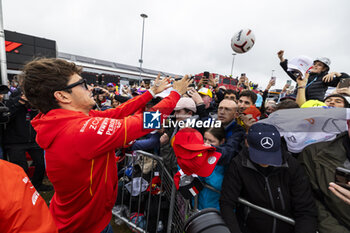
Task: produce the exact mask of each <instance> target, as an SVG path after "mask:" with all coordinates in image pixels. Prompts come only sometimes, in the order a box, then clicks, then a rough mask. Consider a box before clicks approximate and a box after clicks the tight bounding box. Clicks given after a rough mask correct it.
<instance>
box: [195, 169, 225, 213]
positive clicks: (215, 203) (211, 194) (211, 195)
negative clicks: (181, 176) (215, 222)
mask: <svg viewBox="0 0 350 233" xmlns="http://www.w3.org/2000/svg"><path fill="white" fill-rule="evenodd" d="M224 173H225V167H224V166H220V165H216V166H215V168H214V171H213V173H212V174H211V175H210V176H208V177H200V180H201V181H202V182H203V183H206V184H208V185H210V186H212V187H213V188H215V189H216V190H218V191H221V186H222V181H223V179H224ZM219 199H220V193H218V192H215V191H213V190H211V189H209V188H205V187H204V188H203V189H202V191H200V193H199V194H198V209H199V210H201V209H205V208H216V209H217V210H220V205H219Z"/></svg>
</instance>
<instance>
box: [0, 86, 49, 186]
mask: <svg viewBox="0 0 350 233" xmlns="http://www.w3.org/2000/svg"><path fill="white" fill-rule="evenodd" d="M6 105H7V107H8V108H9V110H10V120H9V122H8V124H7V126H6V130H5V137H4V147H5V152H6V153H7V155H8V158H9V161H10V162H12V163H15V164H17V165H19V166H21V167H22V168H23V169H24V171H25V172H27V171H28V163H27V159H26V154H25V153H26V152H28V153H29V155H30V157H31V158H32V160H33V162H34V164H35V171H34V175H33V177H32V184H33V185H34V187H35V189H36V190H38V191H49V190H52V186H48V185H44V184H42V181H43V178H44V174H45V162H44V150H43V149H41V148H40V147H39V146H38V144H37V143H36V141H35V137H36V132H35V130H34V128H33V126H32V125H31V124H30V121H31V120H32V119H33V118H34V117H35V116H36V115H37V114H38V111H37V110H35V109H33V108H32V107H31V106H30V105H29V103H28V101H27V100H26V98H25V97H24V95H23V94H22V92H21V90H20V89H17V90H16V91H15V92H13V93H12V94H11V96H10V99H9V100H8V101H7V103H6Z"/></svg>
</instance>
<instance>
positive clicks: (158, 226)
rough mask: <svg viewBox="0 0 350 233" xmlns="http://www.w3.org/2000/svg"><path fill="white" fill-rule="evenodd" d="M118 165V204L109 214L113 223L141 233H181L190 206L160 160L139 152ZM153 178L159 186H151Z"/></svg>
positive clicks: (135, 152) (128, 155)
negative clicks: (122, 224) (113, 220)
mask: <svg viewBox="0 0 350 233" xmlns="http://www.w3.org/2000/svg"><path fill="white" fill-rule="evenodd" d="M120 164H121V166H122V168H120V167H119V169H121V170H120V171H119V174H118V176H119V184H118V186H119V187H118V197H117V203H116V206H115V207H114V208H113V210H112V213H113V215H114V216H115V218H116V223H122V222H123V223H126V224H127V225H128V226H129V227H130V228H132V229H133V230H136V231H137V232H143V233H146V232H167V233H170V232H174V233H182V232H183V227H184V224H185V221H186V219H187V218H188V217H189V215H190V210H191V209H190V203H189V201H187V200H185V199H184V198H183V197H182V196H181V195H180V194H179V193H178V192H177V190H176V188H175V185H174V182H173V177H172V176H171V175H170V173H169V172H168V171H167V169H166V168H165V165H164V163H163V159H162V158H161V157H159V156H156V155H153V154H150V153H147V152H144V151H139V150H138V151H134V152H133V153H132V154H127V155H126V157H125V159H124V161H123V162H121V163H120ZM119 166H120V165H119ZM155 177H159V178H160V181H161V182H160V184H159V183H158V184H153V182H152V180H153V181H154V180H156V179H158V178H155ZM158 180H159V179H158ZM158 191H159V192H158Z"/></svg>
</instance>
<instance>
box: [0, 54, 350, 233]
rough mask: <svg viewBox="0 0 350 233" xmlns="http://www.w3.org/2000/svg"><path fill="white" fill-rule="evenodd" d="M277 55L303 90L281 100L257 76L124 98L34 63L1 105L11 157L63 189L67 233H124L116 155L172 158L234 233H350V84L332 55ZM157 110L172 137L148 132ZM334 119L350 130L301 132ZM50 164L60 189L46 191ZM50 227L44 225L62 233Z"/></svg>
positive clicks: (63, 68) (174, 85) (59, 214)
mask: <svg viewBox="0 0 350 233" xmlns="http://www.w3.org/2000/svg"><path fill="white" fill-rule="evenodd" d="M277 56H278V58H279V60H280V65H281V67H282V69H283V70H284V71H285V72H286V74H287V75H288V76H289V77H290V78H291V79H292V82H295V84H294V85H293V83H292V82H287V83H286V85H285V86H284V87H283V89H282V91H281V92H280V94H279V96H278V97H277V98H270V97H269V90H270V89H271V87H272V86H274V85H275V81H276V80H275V79H271V80H270V81H269V83H268V85H267V87H266V88H265V89H261V90H259V89H258V88H257V85H255V84H254V85H252V84H251V82H249V79H248V78H247V77H246V76H245V75H242V77H240V78H239V79H238V80H237V85H236V86H235V88H234V90H231V89H227V88H225V87H223V86H221V85H219V80H218V79H216V78H215V77H214V75H213V74H209V73H208V74H209V75H204V76H203V77H202V78H201V79H200V80H199V82H194V81H193V79H191V77H190V76H187V75H186V76H185V77H184V78H182V79H177V78H176V77H174V78H171V77H166V78H163V79H161V78H160V77H158V78H157V79H156V80H155V81H154V83H153V84H151V83H145V82H142V83H141V84H140V85H139V86H138V85H136V84H133V85H124V86H122V87H121V88H119V87H118V86H117V85H116V84H115V83H108V84H107V85H106V86H99V85H96V84H90V85H88V84H87V83H86V81H84V80H83V79H82V78H81V77H80V76H79V74H80V72H81V70H80V69H79V67H76V66H75V65H74V64H72V63H68V62H65V61H62V60H59V59H42V60H36V61H32V62H31V63H29V64H28V65H27V66H25V68H24V71H23V73H22V74H21V75H20V77H19V78H18V82H13V83H11V85H10V86H9V89H6V88H4V91H3V92H2V93H6V92H7V93H8V94H9V95H8V96H9V98H8V99H7V100H4V99H3V94H1V95H0V97H1V99H0V100H1V105H2V107H1V109H2V110H1V112H0V114H2V115H1V140H2V141H1V147H0V158H2V159H4V160H8V161H9V162H11V163H14V164H17V165H19V166H21V167H22V168H23V169H24V171H25V172H28V163H27V156H26V153H28V154H29V156H30V157H31V159H32V160H33V164H32V165H34V166H35V172H34V174H33V175H32V177H31V182H32V184H33V186H34V187H35V189H36V190H38V191H49V190H51V189H53V188H54V189H55V195H54V197H53V199H52V202H51V205H50V211H51V214H52V216H53V220H54V223H55V225H56V226H57V227H58V230H59V231H60V232H101V231H103V232H112V230H111V227H110V225H108V223H109V221H110V218H111V209H112V207H113V206H114V204H116V205H118V203H119V202H118V200H117V190H116V187H117V186H118V178H117V166H116V163H117V160H116V158H115V156H114V155H115V154H116V152H117V151H118V153H117V154H118V155H120V154H123V153H127V152H130V151H133V150H144V151H147V152H150V153H152V154H155V155H158V156H160V157H162V158H163V161H164V164H165V167H166V169H167V170H168V171H170V173H171V174H172V175H173V176H174V181H175V185H176V187H177V188H178V189H179V190H180V189H181V180H182V179H184V177H189V176H193V175H195V176H196V177H198V178H199V180H200V181H201V182H202V183H203V184H205V185H204V188H203V189H201V191H200V192H199V193H198V208H199V209H205V208H216V209H218V210H220V211H221V214H222V217H223V219H224V221H225V222H226V224H227V226H228V227H229V229H230V231H231V232H233V233H235V232H316V231H318V232H320V233H326V232H339V233H340V232H350V182H349V181H348V180H346V181H345V182H344V183H343V184H339V183H338V184H336V182H335V175H336V168H337V167H341V168H344V169H345V170H346V169H347V170H348V171H349V172H350V129H349V128H350V127H349V126H350V125H349V122H350V121H349V120H350V113H349V107H350V87H349V83H350V82H349V81H347V79H349V78H350V77H349V75H348V74H346V73H340V72H335V71H331V61H330V59H328V58H325V57H323V58H317V59H311V58H308V57H305V56H300V57H296V58H293V59H291V60H290V61H288V60H287V59H285V58H284V51H282V50H281V51H279V52H278V54H277ZM52 67H56V70H52V69H53V68H52ZM57 70H58V71H57ZM45 72H46V74H45ZM204 73H206V72H204ZM50 75H51V76H50ZM53 76H56V77H53ZM63 77H64V78H63ZM60 78H61V80H59V79H60ZM19 84H20V85H19ZM170 86H171V87H170ZM292 86H295V88H294V89H291V87H292ZM329 87H333V89H332V92H331V93H329V91H327V90H328V88H329ZM77 89H79V90H77ZM80 89H81V90H80ZM92 109H94V110H92ZM157 110H158V111H159V112H160V113H161V123H162V125H163V126H164V125H166V127H162V128H161V129H156V130H155V129H144V128H143V117H142V116H143V112H145V111H152V112H154V111H157ZM33 119H34V120H33ZM330 120H331V121H334V120H339V121H341V123H339V124H338V125H337V126H338V127H337V130H338V131H337V132H334V131H327V132H326V131H325V130H324V128H322V127H321V126H320V127H319V128H317V129H315V130H314V131H310V130H311V129H310V128H307V127H304V128H303V125H302V124H301V125H298V122H307V123H309V124H310V125H312V127H316V126H317V124H318V122H320V121H322V122H329V121H330ZM207 121H209V122H215V123H216V122H220V124H207V125H206V124H205V123H204V122H207ZM169 122H172V123H169ZM179 122H196V123H197V122H200V123H201V124H193V125H194V127H193V128H188V124H184V125H186V126H185V127H182V125H181V124H179ZM346 122H347V124H346ZM320 124H321V123H320ZM325 124H326V123H325ZM198 125H200V126H201V127H197V126H198ZM33 126H34V128H33ZM288 127H289V128H288ZM320 128H322V129H320ZM301 144H302V145H301ZM44 155H45V159H44ZM45 162H46V172H47V175H48V178H49V179H50V181H51V182H52V184H53V187H52V186H48V185H44V184H42V180H43V177H44V175H45ZM0 165H1V163H0ZM1 166H3V165H1ZM1 166H0V168H1ZM118 166H119V167H118V168H119V169H123V167H120V165H118ZM1 170H3V169H0V172H1V173H2V171H1ZM113 173H115V174H113ZM2 174H3V173H2ZM349 174H350V173H349ZM5 177H6V174H3V175H2V177H1V179H5ZM93 177H94V179H96V180H94V179H93ZM95 177H96V178H95ZM347 182H349V183H347ZM119 185H120V184H119ZM239 197H242V198H244V199H246V200H248V201H249V202H251V203H253V204H255V205H259V206H261V207H264V208H267V209H270V210H273V211H275V212H277V213H280V214H282V215H284V216H287V217H290V218H293V219H294V220H295V225H294V226H293V225H290V224H288V223H285V222H283V221H281V220H279V219H277V218H275V217H273V216H269V215H266V214H265V213H262V212H260V211H258V210H255V209H253V208H250V207H248V206H244V205H241V204H239V202H238V198H239ZM39 198H40V197H39ZM2 206H3V205H1V204H0V207H2ZM40 211H45V210H44V209H40ZM89 211H94V212H95V213H96V215H99V216H91V214H90V213H89ZM0 212H1V213H4V212H3V211H2V209H1V211H0ZM13 214H14V215H15V214H16V213H13ZM46 217H47V216H46V215H42V217H40V218H38V219H37V220H33V221H43V223H42V225H45V224H46V225H49V224H50V225H52V227H51V230H52V232H55V231H57V229H56V228H55V227H56V226H53V225H54V223H53V221H52V219H51V216H50V217H47V218H49V220H50V221H44V218H46ZM1 218H2V219H12V220H13V221H15V220H14V218H9V216H7V217H6V218H5V217H4V216H1ZM1 222H3V221H1ZM17 225H18V224H17ZM38 225H40V224H38ZM1 226H2V225H1V223H0V229H2V228H1ZM30 227H36V226H34V225H30ZM4 229H5V228H4ZM38 229H40V228H38ZM87 229H89V230H87ZM91 229H92V230H91ZM46 232H50V231H49V230H48V231H46Z"/></svg>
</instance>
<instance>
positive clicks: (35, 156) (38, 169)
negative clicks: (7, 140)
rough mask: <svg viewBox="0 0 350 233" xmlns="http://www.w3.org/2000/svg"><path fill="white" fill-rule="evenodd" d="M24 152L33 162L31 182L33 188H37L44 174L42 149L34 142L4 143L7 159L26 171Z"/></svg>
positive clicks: (26, 164)
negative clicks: (33, 168)
mask: <svg viewBox="0 0 350 233" xmlns="http://www.w3.org/2000/svg"><path fill="white" fill-rule="evenodd" d="M25 152H28V154H29V155H30V157H31V158H32V160H33V162H34V164H35V171H34V175H33V177H32V184H33V185H34V187H35V188H38V187H39V186H40V185H41V183H42V181H43V178H44V174H45V161H44V150H43V149H41V148H40V147H39V146H38V144H36V143H24V144H7V145H5V153H7V155H8V158H9V161H10V162H11V163H15V164H17V165H19V166H21V167H22V168H23V169H24V171H25V172H27V171H28V163H27V159H26V154H25Z"/></svg>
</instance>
